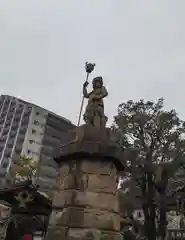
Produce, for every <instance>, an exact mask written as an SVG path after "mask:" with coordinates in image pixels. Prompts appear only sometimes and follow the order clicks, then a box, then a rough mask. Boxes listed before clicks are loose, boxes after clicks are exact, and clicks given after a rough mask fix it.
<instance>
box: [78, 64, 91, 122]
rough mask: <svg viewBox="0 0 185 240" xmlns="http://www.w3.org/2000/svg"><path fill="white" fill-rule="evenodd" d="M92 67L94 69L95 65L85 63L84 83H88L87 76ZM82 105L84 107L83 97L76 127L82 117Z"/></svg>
mask: <svg viewBox="0 0 185 240" xmlns="http://www.w3.org/2000/svg"><path fill="white" fill-rule="evenodd" d="M94 67H95V64H94V63H88V62H86V63H85V71H86V73H87V76H86V80H85V82H87V83H88V78H89V74H90V73H91V72H92V71H93V70H94ZM83 105H84V96H83V98H82V103H81V107H80V114H79V118H78V125H77V126H79V125H80V120H81V116H82V110H83Z"/></svg>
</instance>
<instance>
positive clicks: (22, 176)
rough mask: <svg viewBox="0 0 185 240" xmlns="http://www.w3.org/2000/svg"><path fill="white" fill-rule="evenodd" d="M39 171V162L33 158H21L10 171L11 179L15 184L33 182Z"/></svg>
mask: <svg viewBox="0 0 185 240" xmlns="http://www.w3.org/2000/svg"><path fill="white" fill-rule="evenodd" d="M37 169H38V161H36V160H34V159H33V158H32V157H28V156H21V157H20V159H19V160H18V161H17V162H16V163H15V164H14V165H13V167H12V168H11V170H10V178H11V180H13V181H14V182H20V181H25V180H32V179H33V178H34V177H35V175H36V172H37Z"/></svg>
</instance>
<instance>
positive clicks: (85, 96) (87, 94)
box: [83, 87, 90, 98]
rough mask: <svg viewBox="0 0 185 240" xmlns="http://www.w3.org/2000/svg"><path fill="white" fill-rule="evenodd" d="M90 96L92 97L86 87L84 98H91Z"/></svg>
mask: <svg viewBox="0 0 185 240" xmlns="http://www.w3.org/2000/svg"><path fill="white" fill-rule="evenodd" d="M89 95H90V93H88V92H87V88H86V87H84V88H83V96H84V98H89Z"/></svg>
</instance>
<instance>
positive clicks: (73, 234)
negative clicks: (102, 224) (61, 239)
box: [67, 228, 101, 240]
mask: <svg viewBox="0 0 185 240" xmlns="http://www.w3.org/2000/svg"><path fill="white" fill-rule="evenodd" d="M67 240H101V231H100V230H98V229H78V228H77V229H75V228H70V229H69V230H68V234H67Z"/></svg>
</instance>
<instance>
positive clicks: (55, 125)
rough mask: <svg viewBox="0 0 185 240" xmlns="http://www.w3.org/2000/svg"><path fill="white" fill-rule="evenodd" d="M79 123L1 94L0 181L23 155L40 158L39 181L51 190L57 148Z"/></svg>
mask: <svg viewBox="0 0 185 240" xmlns="http://www.w3.org/2000/svg"><path fill="white" fill-rule="evenodd" d="M74 127H75V126H74V125H73V124H72V123H71V122H70V121H69V120H67V119H65V118H63V117H61V116H58V115H56V114H54V113H52V112H50V111H48V110H46V109H44V108H41V107H39V106H36V105H34V104H31V103H28V102H26V101H23V100H21V99H18V98H16V97H13V96H7V95H1V96H0V182H1V183H2V182H5V181H6V176H7V173H8V172H9V170H10V168H11V166H12V164H13V163H14V162H16V161H18V160H19V158H20V155H26V156H31V157H33V158H34V159H35V160H37V159H38V160H39V161H40V169H39V172H38V179H37V183H38V184H39V185H40V186H41V189H42V190H43V191H46V192H47V191H50V190H51V189H52V187H53V184H55V181H56V167H57V166H56V163H55V162H54V161H53V159H52V157H53V151H54V150H55V148H56V147H57V146H58V145H59V144H62V143H65V142H66V140H67V131H69V130H70V129H72V128H74Z"/></svg>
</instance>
